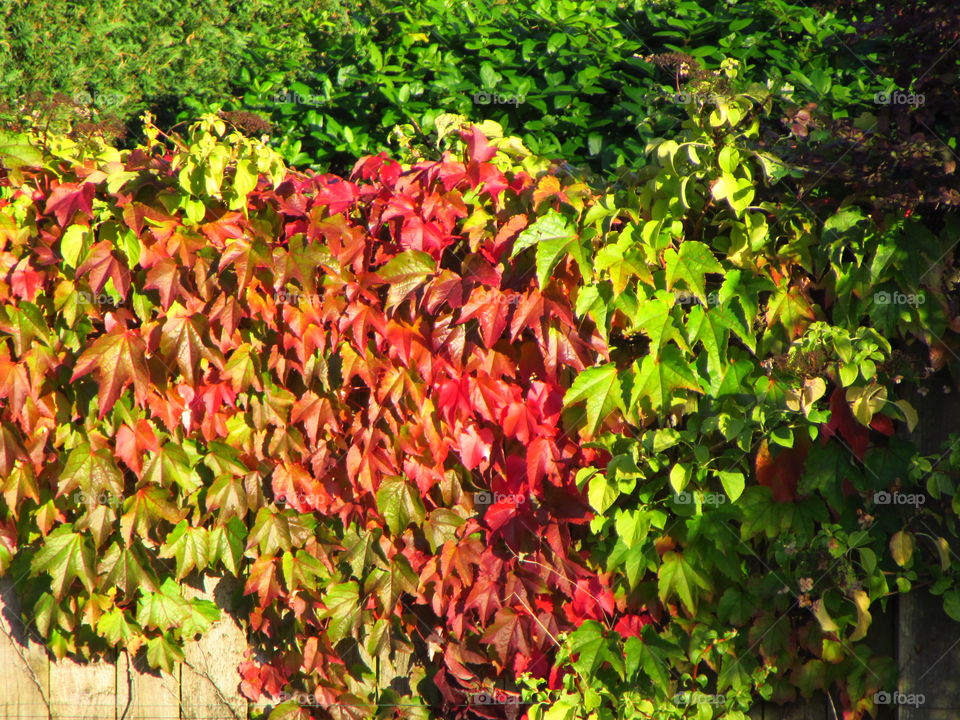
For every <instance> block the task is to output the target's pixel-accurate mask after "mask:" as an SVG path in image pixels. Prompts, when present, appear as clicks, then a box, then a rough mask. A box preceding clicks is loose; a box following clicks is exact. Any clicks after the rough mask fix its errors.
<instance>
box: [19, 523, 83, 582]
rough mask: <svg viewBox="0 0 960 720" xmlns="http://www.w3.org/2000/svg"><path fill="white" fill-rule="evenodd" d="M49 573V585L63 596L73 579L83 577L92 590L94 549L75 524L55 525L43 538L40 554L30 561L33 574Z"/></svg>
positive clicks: (38, 552) (81, 579)
mask: <svg viewBox="0 0 960 720" xmlns="http://www.w3.org/2000/svg"><path fill="white" fill-rule="evenodd" d="M39 573H46V574H47V575H49V576H50V589H51V590H52V592H53V596H54V598H55V599H56V600H58V601H59V600H60V599H62V598H63V596H64V595H65V594H66V592H67V590H68V589H69V588H70V584H71V583H72V582H73V581H74V580H80V582H81V583H83V586H84V587H85V588H86V589H87V592H93V587H94V579H95V578H96V573H95V572H94V551H93V547H92V546H91V545H90V544H89V543H88V542H87V539H86V537H84V536H83V535H81V534H80V533H75V532H73V525H70V524H69V523H68V524H65V525H61V526H60V527H58V528H56V529H55V530H53V532H51V533H50V534H49V535H47V537H45V538H44V539H43V541H42V545H41V546H40V549H39V550H38V551H37V554H36V555H34V556H33V558H32V559H31V561H30V574H31V575H33V576H36V575H38V574H39Z"/></svg>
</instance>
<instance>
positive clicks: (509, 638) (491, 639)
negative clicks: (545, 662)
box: [480, 607, 531, 666]
mask: <svg viewBox="0 0 960 720" xmlns="http://www.w3.org/2000/svg"><path fill="white" fill-rule="evenodd" d="M524 620H525V618H524V616H522V615H518V614H517V613H516V612H514V611H513V610H511V609H510V608H508V607H503V608H500V609H499V610H497V614H496V615H494V618H493V625H491V626H490V627H488V628H487V629H486V631H485V632H484V633H483V637H481V639H480V642H483V643H487V644H490V645H492V646H493V650H494V652H495V653H496V655H497V658H498V659H499V661H500V664H501V665H502V666H506V665H507V660H508V658H511V657H513V656H514V655H516V654H517V653H519V654H521V655H530V650H531V646H530V637H529V632H528V628H527V627H526V623H525V622H524Z"/></svg>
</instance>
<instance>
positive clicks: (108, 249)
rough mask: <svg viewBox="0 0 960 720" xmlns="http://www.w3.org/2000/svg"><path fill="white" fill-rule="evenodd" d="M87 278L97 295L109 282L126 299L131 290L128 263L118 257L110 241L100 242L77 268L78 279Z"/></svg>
mask: <svg viewBox="0 0 960 720" xmlns="http://www.w3.org/2000/svg"><path fill="white" fill-rule="evenodd" d="M84 275H86V276H87V281H88V282H89V283H90V290H91V291H93V292H94V293H95V294H98V293H100V292H101V291H102V290H103V286H104V285H106V284H107V280H113V286H114V287H115V288H116V289H117V292H118V293H120V297H121V298H124V299H126V297H127V293H128V291H129V290H130V268H128V267H127V264H126V262H124V261H123V260H121V259H120V258H118V257H117V256H116V254H115V253H114V251H113V243H111V242H110V241H109V240H103V241H102V242H98V243H97V244H96V245H94V246H93V247H92V248H91V249H90V253H89V254H88V255H87V259H86V260H84V261H83V264H82V265H81V266H80V267H78V268H77V272H76V277H77V278H78V279H79V278H82V277H83V276H84Z"/></svg>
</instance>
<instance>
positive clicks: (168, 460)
mask: <svg viewBox="0 0 960 720" xmlns="http://www.w3.org/2000/svg"><path fill="white" fill-rule="evenodd" d="M208 457H209V456H208ZM141 479H142V481H143V483H144V484H145V485H155V486H157V487H162V488H170V487H172V486H174V485H176V486H178V487H179V488H180V489H181V490H183V492H184V493H186V494H187V495H190V494H191V493H193V492H195V491H196V490H199V489H200V488H201V487H203V483H202V482H201V481H200V476H199V474H198V473H197V471H196V470H194V469H193V467H191V464H190V459H189V458H188V457H187V454H186V453H185V452H184V450H183V448H182V447H180V446H179V445H177V444H176V443H172V442H170V443H166V444H165V445H164V446H163V447H162V448H160V451H159V452H156V453H152V454H151V455H150V457H149V459H148V460H147V462H146V464H145V465H144V468H143V475H142V476H141Z"/></svg>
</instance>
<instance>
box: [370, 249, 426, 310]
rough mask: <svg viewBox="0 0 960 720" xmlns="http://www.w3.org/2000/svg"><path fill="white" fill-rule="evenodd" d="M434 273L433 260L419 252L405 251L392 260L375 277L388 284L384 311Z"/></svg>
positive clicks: (403, 298)
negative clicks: (377, 276) (388, 288)
mask: <svg viewBox="0 0 960 720" xmlns="http://www.w3.org/2000/svg"><path fill="white" fill-rule="evenodd" d="M436 271H437V264H436V262H434V260H433V258H432V257H431V256H430V255H428V254H427V253H425V252H422V251H420V250H407V251H406V252H402V253H400V254H399V255H397V256H396V257H395V258H393V259H392V260H391V261H390V262H388V263H387V264H386V265H384V266H383V267H382V268H380V269H379V270H378V271H377V275H379V276H380V277H381V278H382V279H383V281H384V282H386V283H389V284H390V290H389V291H388V293H387V305H386V309H387V310H390V309H391V308H393V307H396V306H397V305H399V304H400V303H402V302H403V301H404V300H405V299H406V298H407V297H409V296H410V294H411V293H413V292H414V291H416V289H417V288H419V287H420V286H421V285H422V284H423V283H424V282H426V280H427V278H428V277H430V276H431V275H433V274H434V273H435V272H436Z"/></svg>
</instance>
